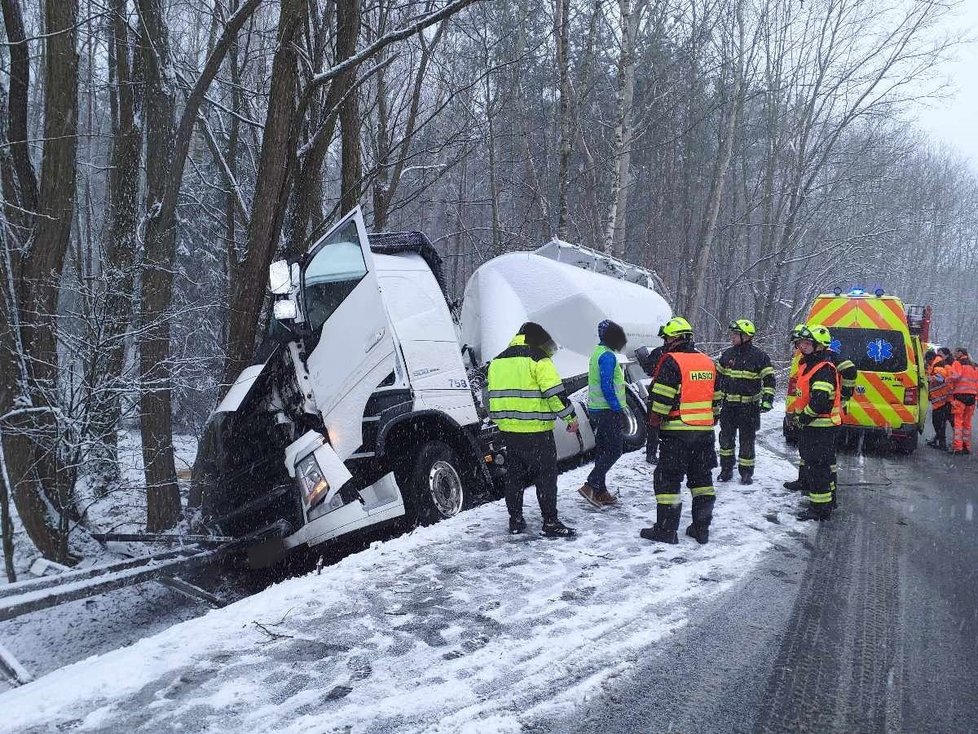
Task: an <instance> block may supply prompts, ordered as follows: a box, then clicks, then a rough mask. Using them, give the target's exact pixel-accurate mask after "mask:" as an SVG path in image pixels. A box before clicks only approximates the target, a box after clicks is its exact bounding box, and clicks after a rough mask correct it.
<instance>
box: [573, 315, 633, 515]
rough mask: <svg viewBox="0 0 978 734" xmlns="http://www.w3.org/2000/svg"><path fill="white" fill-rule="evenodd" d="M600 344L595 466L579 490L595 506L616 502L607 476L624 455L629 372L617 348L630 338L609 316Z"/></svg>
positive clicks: (593, 400) (593, 367)
mask: <svg viewBox="0 0 978 734" xmlns="http://www.w3.org/2000/svg"><path fill="white" fill-rule="evenodd" d="M598 339H599V340H600V341H599V344H598V346H596V347H595V348H594V351H593V352H592V353H591V362H590V364H589V367H588V408H587V409H588V415H589V416H590V418H591V425H592V426H594V428H595V431H594V440H595V450H594V469H593V470H592V471H591V473H590V474H589V475H588V478H587V481H586V482H585V483H584V485H583V486H582V487H581V488H580V489H579V490H577V491H578V492H580V494H581V496H582V497H584V499H586V500H587V501H588V502H590V503H591V504H592V505H594V506H595V507H599V508H600V507H606V506H608V505H613V504H615V503H616V502H617V501H618V499H617V497H615V496H614V495H612V494H611V493H610V492H609V491H608V486H607V484H606V482H605V478H606V477H607V475H608V471H609V470H610V469H611V467H613V466H614V465H615V462H616V461H618V459H619V458H620V457H621V454H622V449H623V447H624V446H623V433H622V428H623V416H624V412H625V373H624V370H622V368H621V365H620V364H618V358H617V356H616V353H617V352H620V351H621V350H623V349H624V348H625V344H626V343H627V342H628V339H627V337H626V336H625V330H624V329H622V328H621V327H620V326H619V325H618V324H616V323H615V322H614V321H609V320H607V319H605V320H604V321H602V322H601V323H600V324H598Z"/></svg>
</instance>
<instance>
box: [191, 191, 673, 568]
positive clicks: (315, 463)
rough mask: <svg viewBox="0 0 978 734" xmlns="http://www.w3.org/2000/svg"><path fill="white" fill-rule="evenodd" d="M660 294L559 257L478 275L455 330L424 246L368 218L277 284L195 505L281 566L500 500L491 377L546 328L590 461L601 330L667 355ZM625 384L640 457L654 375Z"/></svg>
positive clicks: (219, 415) (620, 273) (419, 238)
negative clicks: (255, 542)
mask: <svg viewBox="0 0 978 734" xmlns="http://www.w3.org/2000/svg"><path fill="white" fill-rule="evenodd" d="M653 278H654V276H653V275H652V274H651V273H650V272H649V271H646V270H643V269H641V268H636V267H635V266H631V265H629V264H627V263H624V262H621V261H619V260H615V259H613V258H608V257H605V256H603V255H601V254H599V253H596V252H594V251H591V250H587V249H586V248H581V247H576V246H573V245H568V244H566V243H562V242H557V241H555V242H551V243H550V244H548V245H545V246H544V247H542V248H540V249H539V250H537V251H536V252H532V253H530V252H520V253H510V254H507V255H502V256H500V257H497V258H494V259H492V260H490V261H488V262H487V263H485V264H484V265H482V266H481V267H480V268H479V269H478V270H477V271H476V272H475V273H474V274H473V276H472V277H471V279H470V280H469V282H468V284H467V286H466V289H465V294H464V298H463V303H462V306H461V309H460V312H459V316H458V318H457V319H455V318H453V316H452V313H451V310H450V308H449V303H448V300H447V298H446V292H445V284H444V280H443V273H442V264H441V260H440V258H439V257H438V254H437V253H436V252H435V249H434V247H433V246H432V245H431V243H430V242H429V241H428V240H427V238H426V237H425V236H424V235H423V234H421V233H419V232H406V233H383V234H368V233H367V230H366V228H365V226H364V223H363V218H362V216H361V213H360V211H359V209H356V210H354V211H352V212H351V213H349V214H348V215H346V216H345V217H344V218H343V219H342V220H340V221H339V222H338V223H337V224H336V225H335V226H334V227H333V228H332V229H330V230H329V231H328V232H327V233H326V234H325V235H324V236H322V237H321V238H319V239H318V240H317V241H316V242H315V243H314V244H313V245H312V247H311V248H310V249H309V251H308V252H307V253H306V254H305V255H303V256H302V257H301V258H300V259H299V260H298V261H297V262H293V263H286V262H278V263H274V264H273V265H272V267H271V268H270V278H269V288H270V290H271V291H272V293H273V294H275V299H276V300H275V302H274V304H273V311H274V317H275V318H274V321H273V324H272V328H271V330H270V336H269V339H268V340H267V344H268V345H271V346H270V347H267V348H265V349H264V350H263V352H264V353H263V357H264V358H263V359H262V360H261V362H260V363H259V364H256V365H254V366H252V367H249V368H247V369H246V370H244V372H242V374H241V375H240V376H239V378H238V379H237V380H236V381H235V383H234V385H233V386H232V387H231V389H230V390H229V391H228V393H227V395H226V396H225V397H224V399H223V400H222V401H221V403H220V405H219V406H218V407H217V409H216V410H215V411H214V413H213V414H212V415H211V417H210V419H209V421H208V424H207V427H206V430H205V432H204V436H203V437H202V441H201V447H200V451H199V453H198V460H197V462H196V465H195V467H194V486H193V491H192V493H191V506H192V508H194V509H195V511H196V514H197V517H198V518H199V520H200V521H201V522H202V523H203V524H204V525H206V526H208V527H210V528H212V529H215V530H217V531H219V532H220V533H222V534H225V535H237V536H240V535H244V534H249V533H256V532H261V531H265V534H266V535H269V536H271V539H270V540H269V543H271V544H273V546H274V547H276V548H277V549H278V550H279V551H282V552H284V551H287V550H288V549H291V548H295V547H298V546H303V545H305V546H315V545H318V544H320V543H324V542H327V541H330V540H333V539H336V538H340V537H342V536H347V535H349V534H351V533H354V532H357V531H361V530H364V529H367V528H374V527H377V526H379V525H382V524H386V523H390V522H392V521H406V522H407V523H409V524H411V525H415V524H427V523H431V522H436V521H438V520H440V519H443V518H447V517H451V516H453V515H455V514H457V513H458V512H460V511H461V510H462V509H463V508H465V507H466V506H469V505H471V504H473V503H477V502H480V501H484V500H486V499H489V498H493V497H499V496H501V494H502V483H503V474H504V472H505V447H504V446H503V444H502V442H501V441H500V434H499V432H498V431H497V430H496V429H495V428H494V427H493V426H492V424H491V423H490V422H489V420H488V418H487V414H488V412H487V410H486V407H487V402H486V398H485V385H484V377H485V374H486V368H487V366H488V363H489V361H490V360H491V359H492V358H493V357H494V356H495V355H496V354H498V353H499V352H501V351H502V350H503V349H504V348H505V347H506V345H507V344H508V342H509V340H510V339H511V338H512V337H513V335H514V334H515V333H516V331H517V330H518V329H519V327H520V325H521V324H522V323H523V322H524V321H537V322H538V323H540V324H542V325H543V326H544V327H545V328H546V329H547V330H548V331H549V332H550V333H551V335H553V337H554V338H555V340H556V341H557V342H558V344H559V345H560V347H561V349H560V350H559V351H558V353H557V354H556V355H555V357H554V361H555V364H556V366H557V368H558V370H559V371H560V373H561V376H562V377H563V378H564V380H565V384H566V385H567V386H568V389H569V392H570V393H571V400H572V403H573V404H574V405H575V409H576V412H577V415H578V417H579V418H580V423H581V431H580V432H579V433H578V434H571V433H568V432H567V431H565V430H563V427H562V426H561V425H560V424H558V426H559V427H558V429H556V430H555V433H556V438H557V446H558V455H559V457H560V458H561V459H564V460H567V459H573V458H574V457H577V456H581V455H583V454H585V453H587V452H588V451H589V450H590V449H592V448H593V446H594V436H593V433H592V431H591V428H590V424H589V422H588V420H587V411H586V396H585V393H586V383H587V364H588V357H589V355H590V353H591V350H592V349H593V347H594V344H595V340H596V326H597V324H598V322H600V321H601V320H602V319H604V318H610V319H612V320H615V321H617V322H618V323H619V324H621V325H622V326H623V327H624V329H625V331H626V334H627V336H628V339H629V345H628V350H632V349H634V348H635V347H638V346H642V345H648V344H650V343H653V342H655V341H656V340H657V337H656V336H655V335H656V332H657V331H658V328H659V326H660V325H661V324H663V323H664V322H665V321H666V320H667V319H668V318H669V317H670V316H671V311H670V309H669V306H668V304H667V303H666V301H665V300H664V299H663V298H662V296H660V295H659V294H658V293H657V292H656V290H655V289H654V287H653ZM622 359H623V360H624V361H625V362H626V364H627V366H628V367H629V368H632V367H634V365H633V364H629V360H628V358H627V356H623V357H622ZM629 374H630V375H631V379H630V382H629V385H628V410H627V411H626V413H627V421H626V427H625V439H626V444H627V445H628V447H629V448H631V449H636V448H638V447H640V446H642V445H643V444H644V440H645V421H644V411H645V408H644V400H643V397H644V392H643V388H642V385H641V382H640V377H641V372H640V371H639V372H638V373H636V372H635V371H634V370H632V371H630V372H629Z"/></svg>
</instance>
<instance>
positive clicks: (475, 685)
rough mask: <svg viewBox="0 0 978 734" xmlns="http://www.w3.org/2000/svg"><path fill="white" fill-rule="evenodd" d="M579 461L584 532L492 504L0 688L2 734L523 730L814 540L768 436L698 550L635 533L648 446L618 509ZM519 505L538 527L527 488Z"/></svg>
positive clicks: (565, 482) (577, 507) (569, 484)
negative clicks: (773, 550)
mask: <svg viewBox="0 0 978 734" xmlns="http://www.w3.org/2000/svg"><path fill="white" fill-rule="evenodd" d="M765 418H766V420H765V425H766V430H767V432H769V433H773V432H774V427H775V425H776V423H775V418H776V416H773V414H772V415H769V416H765ZM772 438H773V436H772ZM587 471H588V469H587V467H583V468H579V469H575V470H573V471H570V472H567V473H565V474H564V475H562V476H561V480H560V486H561V494H560V509H561V513H562V517H563V519H564V520H565V522H567V523H568V524H572V525H574V526H576V527H577V529H578V531H579V533H580V535H579V537H578V538H577V539H574V540H571V541H568V540H560V539H556V540H552V539H544V538H540V537H538V536H536V535H535V534H527V535H523V536H509V535H507V534H506V533H505V522H506V513H505V507H504V506H503V503H502V502H494V503H491V504H488V505H484V506H482V507H479V508H476V509H474V510H471V511H468V512H465V513H463V514H462V515H460V516H459V517H457V518H454V519H453V520H451V521H448V522H444V523H441V524H439V525H436V526H433V527H429V528H422V529H419V530H417V531H415V532H413V533H411V534H410V535H406V536H402V537H400V538H396V539H393V540H390V541H387V542H384V543H376V544H375V545H374V546H372V547H371V548H370V549H369V550H367V551H364V552H361V553H358V554H355V555H352V556H350V557H348V558H346V559H344V560H343V561H341V562H340V563H338V564H336V565H334V566H330V567H327V568H325V569H323V570H322V572H321V573H320V574H318V575H316V574H312V575H309V576H306V577H304V578H298V579H293V580H290V581H286V582H284V583H281V584H278V585H276V586H273V587H270V588H268V589H267V590H265V591H263V592H261V593H259V594H257V595H255V596H252V597H249V598H247V599H244V600H242V601H240V602H238V603H236V604H233V605H231V606H229V607H226V608H224V609H220V610H216V611H211V612H209V613H208V614H206V615H205V616H203V617H200V618H198V619H195V620H191V621H188V622H184V623H182V624H179V625H176V626H174V627H172V628H170V629H168V630H166V631H164V632H162V633H160V634H158V635H156V636H154V637H150V638H147V639H143V640H141V641H139V642H137V643H136V644H134V645H132V646H130V647H127V648H124V649H120V650H116V651H114V652H111V653H107V654H105V655H101V656H98V657H93V658H89V659H87V660H83V661H81V662H78V663H76V664H74V665H71V666H68V667H66V668H63V669H61V670H58V671H56V672H54V673H51V674H49V675H47V676H45V677H43V678H41V679H40V680H38V681H35V682H34V683H32V684H30V685H27V686H24V687H21V688H18V689H15V690H12V691H9V692H7V693H5V694H3V695H0V711H2V716H0V732H24V731H31V730H38V731H46V730H48V729H59V730H63V729H75V728H77V729H78V730H99V731H163V730H167V731H176V730H182V731H215V732H217V731H220V732H228V731H254V732H258V731H277V732H286V731H287V732H323V731H353V732H374V731H377V732H380V731H421V730H424V731H441V732H454V731H479V732H486V731H519V730H521V728H524V727H525V726H527V725H529V726H538V722H540V721H544V720H547V719H549V718H551V716H554V715H557V714H559V713H562V714H566V713H567V712H568V711H569V710H570V709H571V708H572V707H573V706H574V705H575V704H577V703H579V702H580V701H582V700H583V699H585V698H587V697H590V696H592V695H594V694H596V693H597V692H599V691H600V690H601V688H600V687H601V685H602V683H603V682H604V681H606V680H608V679H609V678H611V677H613V676H616V675H618V674H620V673H622V672H624V671H625V670H626V669H628V668H629V667H631V666H633V665H634V664H635V661H636V660H637V659H638V656H639V655H640V653H641V652H642V651H643V650H644V649H646V648H647V647H648V646H649V645H651V644H654V643H655V641H656V640H658V639H660V638H661V637H662V636H664V635H669V634H671V633H673V632H674V631H675V630H677V629H678V628H680V627H682V626H683V625H685V624H686V623H687V622H688V621H689V620H690V618H691V617H694V616H695V615H696V613H697V610H698V609H700V608H702V606H703V605H704V604H705V603H707V602H709V601H711V600H713V599H714V598H715V596H716V595H717V594H720V593H721V592H723V591H725V590H727V589H729V588H730V587H731V586H732V585H734V584H736V583H737V582H738V580H740V579H742V578H744V577H745V576H746V575H747V574H750V573H751V570H752V568H754V567H755V566H756V564H757V563H758V561H759V560H760V558H761V557H762V555H763V554H764V553H765V551H766V550H767V549H769V548H770V547H771V546H772V545H774V544H783V543H786V542H788V543H790V542H791V541H792V540H797V539H798V538H800V537H803V536H805V535H807V534H809V533H811V532H812V531H811V529H810V528H809V527H807V526H805V525H803V524H802V523H799V522H797V521H796V520H795V519H794V518H793V517H792V515H791V511H792V510H793V509H794V507H795V504H796V503H797V498H796V497H792V496H789V495H788V493H787V492H785V491H784V490H783V489H782V488H781V482H783V481H784V480H785V479H787V478H791V477H793V475H794V469H793V467H792V466H791V465H790V464H789V463H788V462H787V461H785V460H784V459H782V458H780V457H778V456H776V455H774V454H773V453H771V452H770V451H769V450H767V449H766V448H765V447H764V446H763V443H761V444H759V446H758V474H757V477H756V479H757V481H756V482H755V484H754V485H753V486H751V487H743V486H741V485H739V484H737V483H736V482H734V483H732V484H726V485H720V486H719V489H718V495H719V496H718V501H717V505H716V510H715V519H714V525H713V531H712V533H711V542H710V544H709V545H707V546H699V545H697V544H696V543H695V542H694V541H693V540H692V539H690V538H687V537H685V536H684V535H682V533H680V537H681V542H680V544H679V545H678V546H658V545H653V544H651V543H648V542H646V541H644V540H642V539H640V538H639V537H638V531H639V529H640V528H641V527H644V526H646V525H648V524H650V522H651V519H652V518H653V517H654V512H655V501H654V496H653V493H652V489H651V467H648V466H647V465H646V464H645V463H644V461H643V456H642V454H641V452H639V453H635V454H629V455H626V456H625V457H624V458H623V459H622V460H621V461H620V462H619V464H618V466H617V467H616V468H615V469H614V470H613V472H612V475H611V477H610V482H609V484H613V486H614V487H617V488H619V489H620V492H621V505H620V506H619V507H616V508H612V509H606V510H604V511H599V510H596V509H593V508H591V507H590V506H589V505H587V504H586V503H584V502H583V500H581V499H580V497H579V496H578V495H577V492H576V491H575V490H576V488H577V487H578V486H580V483H581V482H582V481H583V478H584V477H585V476H586V474H587ZM526 505H527V510H528V512H527V519H528V521H529V522H530V524H531V529H535V525H536V523H537V522H538V520H539V515H538V510H537V508H536V506H535V505H536V502H535V500H534V498H533V495H532V491H531V492H528V494H527V503H526ZM684 509H685V514H684V520H683V527H685V524H686V522H687V521H688V513H689V498H688V496H687V497H686V498H685V508H684ZM531 722H537V723H536V724H534V723H531Z"/></svg>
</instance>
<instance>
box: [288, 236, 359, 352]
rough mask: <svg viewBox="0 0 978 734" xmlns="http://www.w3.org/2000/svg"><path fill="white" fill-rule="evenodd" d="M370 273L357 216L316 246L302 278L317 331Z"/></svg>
mask: <svg viewBox="0 0 978 734" xmlns="http://www.w3.org/2000/svg"><path fill="white" fill-rule="evenodd" d="M366 274H367V266H366V264H365V263H364V261H363V252H361V250H360V237H359V235H358V234H357V224H356V222H355V221H353V220H350V221H349V222H347V223H346V225H344V226H343V227H341V228H340V229H338V230H336V231H335V232H333V233H331V234H329V235H327V236H326V237H325V238H324V239H323V240H321V241H320V242H319V243H318V244H317V245H316V246H315V247H314V248H313V251H312V258H311V259H310V260H309V263H308V264H307V265H306V269H305V272H304V273H303V276H302V282H303V296H304V298H305V307H306V318H307V319H308V323H309V328H310V329H311V330H312V331H313V332H314V333H316V332H318V331H319V330H320V329H321V328H322V326H323V324H324V323H326V320H327V319H328V318H329V317H330V316H331V315H332V313H333V311H335V310H336V309H337V307H338V306H339V305H340V304H341V303H343V301H344V299H345V298H346V297H347V296H348V295H350V292H351V291H352V290H353V289H354V288H355V287H356V285H357V283H359V282H360V281H361V280H363V277H364V276H365V275H366Z"/></svg>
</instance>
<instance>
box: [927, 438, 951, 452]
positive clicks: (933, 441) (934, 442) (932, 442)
mask: <svg viewBox="0 0 978 734" xmlns="http://www.w3.org/2000/svg"><path fill="white" fill-rule="evenodd" d="M927 445H928V446H930V447H931V448H932V449H941V450H943V451H947V445H946V444H945V443H942V442H940V441H938V440H937V439H936V438H932V439H931V440H930V441H928V442H927Z"/></svg>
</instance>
